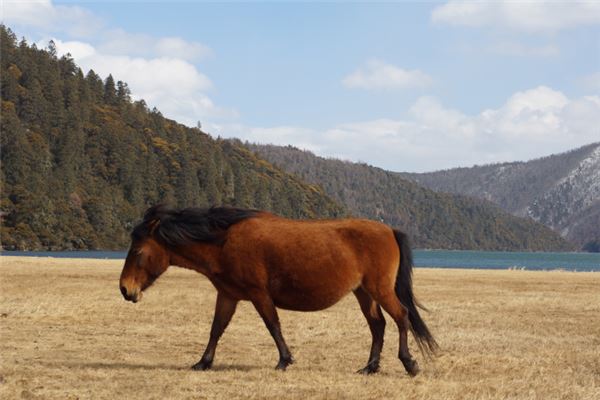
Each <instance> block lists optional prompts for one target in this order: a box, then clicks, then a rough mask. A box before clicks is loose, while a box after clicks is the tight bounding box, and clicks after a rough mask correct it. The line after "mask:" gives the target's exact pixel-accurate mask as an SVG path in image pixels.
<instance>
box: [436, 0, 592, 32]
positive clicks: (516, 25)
mask: <svg viewBox="0 0 600 400" xmlns="http://www.w3.org/2000/svg"><path fill="white" fill-rule="evenodd" d="M431 20H432V22H433V23H435V24H440V25H453V26H466V27H477V28H481V27H494V28H500V29H508V30H516V31H522V32H529V33H542V32H556V31H559V30H563V29H569V28H574V27H578V26H584V25H597V24H600V2H596V1H569V2H566V1H565V2H563V1H551V0H539V1H488V2H484V1H481V2H480V1H477V2H475V1H457V0H451V1H448V2H447V3H446V4H443V5H441V6H438V7H436V8H435V9H434V10H433V12H432V13H431Z"/></svg>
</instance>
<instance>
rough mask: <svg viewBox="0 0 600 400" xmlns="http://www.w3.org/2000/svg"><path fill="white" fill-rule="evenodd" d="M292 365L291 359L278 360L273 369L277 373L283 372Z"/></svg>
mask: <svg viewBox="0 0 600 400" xmlns="http://www.w3.org/2000/svg"><path fill="white" fill-rule="evenodd" d="M293 363H294V360H293V359H292V358H289V359H282V360H279V362H278V363H277V366H276V367H275V369H276V370H279V371H285V370H286V368H287V367H288V365H290V364H293Z"/></svg>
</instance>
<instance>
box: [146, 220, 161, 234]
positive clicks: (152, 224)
mask: <svg viewBox="0 0 600 400" xmlns="http://www.w3.org/2000/svg"><path fill="white" fill-rule="evenodd" d="M158 225H160V219H158V218H157V219H155V220H152V221H150V223H149V224H148V230H149V232H150V236H152V235H154V231H155V230H156V228H158Z"/></svg>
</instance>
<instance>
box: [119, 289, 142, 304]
mask: <svg viewBox="0 0 600 400" xmlns="http://www.w3.org/2000/svg"><path fill="white" fill-rule="evenodd" d="M121 294H122V295H123V297H124V298H125V300H127V301H131V302H132V303H137V302H138V301H140V300H141V299H142V291H141V290H139V289H135V290H128V289H127V288H126V287H125V286H121Z"/></svg>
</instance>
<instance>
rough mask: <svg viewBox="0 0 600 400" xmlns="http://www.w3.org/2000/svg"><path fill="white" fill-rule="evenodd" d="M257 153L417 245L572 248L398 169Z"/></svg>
mask: <svg viewBox="0 0 600 400" xmlns="http://www.w3.org/2000/svg"><path fill="white" fill-rule="evenodd" d="M248 146H249V148H250V149H251V150H252V151H254V152H256V154H257V155H259V156H260V157H263V158H265V159H267V160H268V161H270V162H272V163H273V164H275V165H277V166H279V167H281V168H283V169H285V170H286V171H288V172H291V173H294V174H297V175H299V176H300V177H301V178H303V179H304V180H306V181H308V182H311V183H313V184H318V185H321V186H322V187H323V188H324V189H325V191H326V192H327V194H329V195H330V196H331V197H333V198H334V199H335V200H337V201H339V202H340V203H342V204H344V205H346V207H348V210H350V211H351V212H352V213H354V214H355V215H359V216H362V217H366V218H371V219H378V220H383V221H384V222H386V223H388V224H390V225H392V226H397V227H399V228H403V229H405V230H407V231H408V232H409V233H410V234H411V236H412V237H413V241H414V244H415V245H416V246H418V247H426V248H444V249H486V250H569V249H571V248H572V246H571V245H570V244H569V243H568V242H566V241H565V240H563V239H561V238H560V236H559V235H557V234H556V233H554V232H552V231H551V230H550V229H548V228H546V227H545V226H543V225H541V224H538V223H536V222H534V221H532V220H530V219H523V218H517V217H515V216H512V215H510V214H508V213H506V212H504V211H502V210H501V209H500V208H499V207H497V206H495V205H493V204H491V203H489V202H487V201H484V200H477V199H472V198H468V197H464V196H458V195H454V194H445V193H436V192H434V191H432V190H429V189H425V188H423V187H421V186H419V185H417V184H415V183H413V182H411V181H409V180H406V179H404V178H402V177H400V176H399V175H398V174H396V173H392V172H388V171H385V170H382V169H379V168H375V167H371V166H368V165H365V164H355V163H350V162H345V161H340V160H334V159H324V158H321V157H317V156H315V155H314V154H312V153H310V152H307V151H301V150H298V149H296V148H293V147H289V146H288V147H280V146H272V145H250V144H248Z"/></svg>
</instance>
